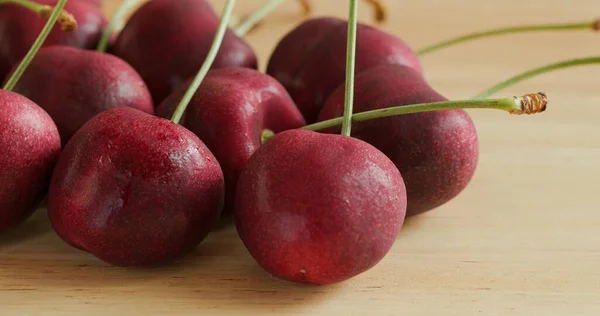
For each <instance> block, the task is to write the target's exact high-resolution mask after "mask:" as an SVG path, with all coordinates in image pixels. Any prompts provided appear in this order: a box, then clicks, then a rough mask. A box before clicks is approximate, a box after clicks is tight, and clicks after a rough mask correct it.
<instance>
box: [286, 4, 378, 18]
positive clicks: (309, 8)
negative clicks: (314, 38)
mask: <svg viewBox="0 0 600 316" xmlns="http://www.w3.org/2000/svg"><path fill="white" fill-rule="evenodd" d="M298 1H299V2H300V5H302V9H303V10H304V14H305V15H309V14H310V13H311V12H312V6H311V4H310V1H309V0H298ZM364 1H365V2H367V3H368V4H369V5H371V6H372V7H373V10H374V11H375V20H376V21H377V22H383V21H385V20H386V19H387V9H386V8H385V6H384V5H383V2H384V1H383V0H364Z"/></svg>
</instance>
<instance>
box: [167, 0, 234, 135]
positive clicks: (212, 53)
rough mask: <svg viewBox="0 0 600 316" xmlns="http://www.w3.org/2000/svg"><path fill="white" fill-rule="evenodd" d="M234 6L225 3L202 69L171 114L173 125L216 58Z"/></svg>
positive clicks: (176, 122)
mask: <svg viewBox="0 0 600 316" xmlns="http://www.w3.org/2000/svg"><path fill="white" fill-rule="evenodd" d="M234 5H235V0H227V2H226V3H225V8H224V9H223V14H222V15H221V21H220V22H219V26H218V27H217V31H216V33H215V37H214V39H213V42H212V45H211V46H210V50H209V51H208V54H207V55H206V59H205V60H204V63H202V67H200V70H199V71H198V73H197V74H196V77H194V80H193V81H192V83H191V84H190V87H189V88H188V89H187V91H186V92H185V94H184V95H183V98H181V101H179V104H178V105H177V108H176V109H175V113H173V116H172V117H171V121H173V122H174V123H175V124H179V121H181V117H182V116H183V113H185V109H186V108H187V106H188V104H189V103H190V101H192V98H193V97H194V94H195V93H196V91H197V90H198V88H199V87H200V84H201V83H202V80H204V77H206V74H207V73H208V71H209V70H210V67H211V66H212V64H213V62H214V60H215V58H216V57H217V54H218V52H219V48H220V47H221V43H222V42H223V37H224V36H225V31H226V30H227V27H228V23H229V18H230V17H231V12H232V11H233V7H234Z"/></svg>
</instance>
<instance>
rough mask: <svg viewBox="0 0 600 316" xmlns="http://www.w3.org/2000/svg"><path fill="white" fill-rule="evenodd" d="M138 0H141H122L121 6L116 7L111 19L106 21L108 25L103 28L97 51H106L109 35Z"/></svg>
mask: <svg viewBox="0 0 600 316" xmlns="http://www.w3.org/2000/svg"><path fill="white" fill-rule="evenodd" d="M140 1H141V0H125V1H123V3H122V4H121V6H120V7H119V8H118V9H117V11H115V14H114V15H113V17H112V19H111V20H110V23H108V25H107V26H106V28H105V29H104V32H103V33H102V37H101V38H100V41H99V42H98V46H96V50H97V51H99V52H105V51H106V49H107V47H108V41H109V40H110V37H111V36H112V33H113V31H114V30H115V29H117V28H118V26H119V25H120V24H122V23H123V17H125V14H127V12H129V11H131V9H132V8H133V7H135V6H136V5H138V3H139V2H140Z"/></svg>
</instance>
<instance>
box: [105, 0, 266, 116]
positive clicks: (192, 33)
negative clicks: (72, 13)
mask: <svg viewBox="0 0 600 316" xmlns="http://www.w3.org/2000/svg"><path fill="white" fill-rule="evenodd" d="M218 24H219V17H218V16H217V15H216V14H215V12H214V10H213V8H212V7H211V5H210V4H209V3H208V2H206V1H205V0H178V1H173V0H153V1H149V2H147V3H145V4H144V5H142V6H141V7H140V8H139V9H138V10H136V12H135V13H134V14H133V15H132V16H131V18H130V19H129V20H128V22H127V24H126V25H125V27H124V28H123V30H122V31H121V33H120V34H119V37H118V38H117V41H116V43H115V45H114V47H113V48H112V52H113V53H114V54H116V55H117V56H119V57H121V58H123V59H124V60H125V61H127V62H128V63H130V64H131V65H132V66H133V67H134V68H135V69H136V70H137V71H138V72H139V73H140V75H141V76H142V78H143V79H144V81H145V82H146V84H147V85H148V88H149V89H150V92H151V93H152V96H153V99H154V102H155V104H159V103H160V102H161V101H162V100H163V99H165V98H166V97H167V96H168V95H169V94H170V93H171V92H173V90H175V89H176V88H177V87H178V86H180V85H182V84H183V83H184V82H185V81H187V80H188V79H189V78H190V77H192V76H193V75H194V74H196V72H197V71H198V69H200V67H201V66H202V63H203V62H204V59H205V58H206V56H207V53H208V51H209V49H210V46H211V44H212V41H213V37H214V35H215V32H216V29H217V26H218ZM230 66H241V67H248V68H256V67H257V58H256V55H255V54H254V52H253V50H252V48H251V47H250V46H249V45H248V44H247V43H246V41H244V40H243V39H242V38H240V37H238V36H237V35H236V34H235V33H233V32H232V31H231V30H227V32H226V33H225V37H224V38H223V42H222V44H221V47H220V49H219V53H218V55H217V57H216V59H215V61H214V62H213V64H212V69H215V68H222V67H230Z"/></svg>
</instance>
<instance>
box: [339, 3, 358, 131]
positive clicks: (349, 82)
mask: <svg viewBox="0 0 600 316" xmlns="http://www.w3.org/2000/svg"><path fill="white" fill-rule="evenodd" d="M357 14H358V0H350V12H349V13H348V39H347V44H346V87H345V93H346V94H345V98H344V117H343V118H344V119H343V121H342V135H345V136H350V132H351V130H352V108H353V102H354V66H355V63H354V62H355V56H354V55H355V53H356V24H357V21H356V20H357V18H356V16H357Z"/></svg>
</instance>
